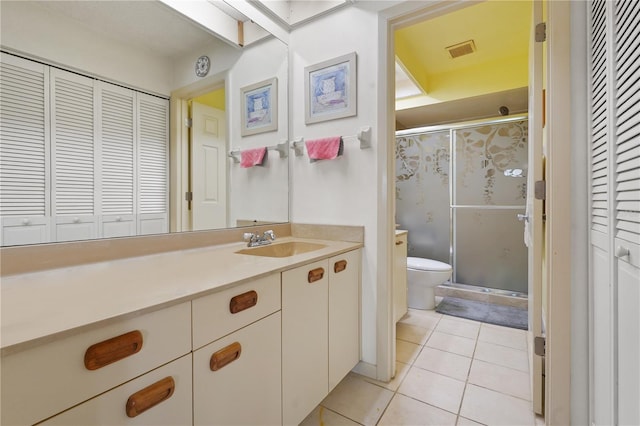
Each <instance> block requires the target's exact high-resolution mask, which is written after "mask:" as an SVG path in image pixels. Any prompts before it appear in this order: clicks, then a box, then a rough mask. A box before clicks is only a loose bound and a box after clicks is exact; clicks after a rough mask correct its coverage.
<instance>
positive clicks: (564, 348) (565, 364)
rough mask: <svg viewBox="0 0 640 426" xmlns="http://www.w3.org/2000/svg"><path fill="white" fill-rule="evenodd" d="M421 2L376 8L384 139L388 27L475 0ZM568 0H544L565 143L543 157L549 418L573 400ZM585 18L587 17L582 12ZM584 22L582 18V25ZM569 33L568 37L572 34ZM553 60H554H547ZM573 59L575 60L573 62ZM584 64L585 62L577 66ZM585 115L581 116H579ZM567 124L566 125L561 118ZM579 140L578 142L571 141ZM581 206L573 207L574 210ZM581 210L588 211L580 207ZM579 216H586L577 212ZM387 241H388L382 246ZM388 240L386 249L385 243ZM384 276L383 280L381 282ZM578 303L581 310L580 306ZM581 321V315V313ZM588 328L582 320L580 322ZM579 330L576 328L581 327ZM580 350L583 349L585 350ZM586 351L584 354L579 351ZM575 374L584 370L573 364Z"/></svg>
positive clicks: (383, 314) (555, 419) (387, 327)
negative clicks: (381, 76)
mask: <svg viewBox="0 0 640 426" xmlns="http://www.w3.org/2000/svg"><path fill="white" fill-rule="evenodd" d="M416 3H419V2H405V3H403V4H400V5H398V6H395V7H392V8H390V9H386V10H385V11H383V12H381V13H380V14H379V17H380V21H379V22H380V25H379V32H380V33H379V37H380V40H385V41H386V44H385V43H381V47H383V49H382V51H381V53H380V56H379V68H380V70H381V73H382V74H383V75H385V74H386V77H387V78H386V79H382V83H381V84H380V87H379V96H380V98H381V99H386V102H385V103H383V104H385V105H384V106H382V107H381V110H380V117H379V118H380V120H379V122H380V126H381V131H382V132H383V133H384V131H385V130H386V136H387V138H386V140H388V141H392V140H394V128H395V96H394V90H393V88H394V83H393V81H394V80H393V76H394V72H393V70H394V69H395V68H394V67H393V62H394V55H393V52H394V36H393V33H394V30H395V29H396V28H399V27H401V26H402V25H409V24H411V23H413V22H417V21H419V20H424V19H426V18H433V17H436V16H439V15H441V14H444V13H449V12H451V11H453V10H456V9H458V8H461V7H465V6H467V5H469V4H473V2H465V4H462V2H445V1H441V2H438V3H434V4H431V5H430V6H428V7H426V8H425V7H424V4H416ZM571 3H572V2H565V1H562V2H554V1H547V17H548V22H547V34H548V37H549V38H548V40H549V41H548V42H547V45H548V50H547V54H546V57H547V67H548V68H547V82H546V87H547V89H548V90H547V95H548V96H547V99H546V106H547V113H548V118H549V119H548V120H547V131H548V136H549V138H548V140H556V141H565V143H556V144H553V143H550V144H549V146H548V147H547V156H548V158H549V159H550V160H551V161H549V163H547V172H548V173H547V176H548V179H547V185H546V187H547V203H548V204H549V209H548V211H547V215H548V216H547V217H548V222H547V230H546V235H545V241H546V243H547V245H546V251H545V254H544V258H545V261H546V265H547V279H548V283H549V284H550V285H549V291H548V312H547V317H548V318H549V322H548V323H547V333H548V335H547V357H546V361H547V362H546V365H545V369H546V382H545V395H546V397H545V407H546V412H547V416H546V418H545V422H546V423H547V424H570V423H571V411H572V410H571V408H572V407H571V402H572V393H571V390H572V385H571V371H572V365H571V360H572V353H571V346H572V336H571V330H572V326H571V321H570V320H571V318H572V314H573V311H572V304H571V287H572V284H573V283H572V281H571V279H572V269H573V268H575V269H576V271H577V270H579V267H580V266H581V262H578V264H577V265H574V264H573V262H572V261H573V259H572V253H571V249H572V243H575V242H577V241H578V239H577V238H576V239H575V241H572V237H574V235H572V232H571V229H572V222H571V220H572V214H573V215H575V214H576V211H575V209H571V207H572V206H574V205H575V206H577V205H576V203H575V202H574V201H575V198H574V196H573V195H574V194H572V192H571V191H572V179H571V178H572V173H573V171H574V170H573V169H574V167H567V165H573V164H574V163H576V162H577V161H579V160H580V159H575V160H574V159H572V156H571V154H572V146H573V144H572V143H571V142H572V139H571V137H572V127H573V126H575V125H576V124H578V125H579V124H580V118H578V113H579V111H578V113H575V114H576V115H575V116H574V115H572V114H574V113H573V112H572V109H571V104H572V97H571V95H572V85H571V83H572V79H571V71H572V70H571V59H572V54H571V53H572V52H571V43H572V39H573V38H576V39H577V40H582V39H583V38H584V37H585V35H584V34H583V35H577V34H575V32H574V31H575V30H574V27H572V26H571V23H572V12H574V13H573V18H575V21H579V20H580V19H581V18H582V15H581V14H580V13H579V11H577V9H573V10H572V5H571ZM584 18H586V15H584ZM583 25H584V24H583ZM572 36H573V37H572ZM551 59H553V60H551ZM576 62H577V61H576ZM585 65H586V61H585V62H584V63H583V66H585ZM583 119H584V117H583ZM567 123H570V124H567ZM576 144H577V143H576ZM385 145H386V146H384V147H383V148H384V149H385V150H383V152H381V153H380V155H379V164H380V165H381V170H386V173H384V174H382V173H381V179H383V181H384V182H379V188H380V190H381V191H382V197H381V200H382V201H387V202H386V214H384V215H381V221H380V222H379V235H380V239H379V242H378V243H379V246H380V248H379V258H381V259H387V263H389V262H391V259H392V252H391V241H392V238H393V232H394V230H395V223H394V215H393V212H394V204H395V202H394V201H395V198H394V195H395V188H394V181H393V179H392V177H393V176H395V173H394V169H395V164H394V161H393V158H394V146H393V144H391V143H387V144H385ZM578 210H579V209H578ZM583 210H585V211H586V209H583ZM579 214H580V216H581V218H582V216H583V215H584V214H585V213H584V212H581V213H579ZM387 243H388V244H387ZM387 246H388V247H387ZM380 272H381V273H385V272H386V273H387V274H386V275H387V280H379V284H378V309H377V312H378V332H377V364H378V365H377V371H378V377H379V378H380V379H382V380H384V378H385V377H389V378H390V377H391V376H392V372H393V369H394V367H395V366H394V365H392V363H391V361H392V359H393V355H392V354H391V352H392V350H393V349H394V348H395V327H393V326H392V322H393V315H392V313H393V297H392V295H391V293H390V290H389V288H388V286H387V285H386V283H387V282H390V280H391V270H390V269H389V270H388V271H384V270H382V271H380ZM385 281H386V282H385ZM580 309H583V308H582V307H580ZM585 321H586V319H585ZM581 326H582V327H586V324H582V325H581ZM581 330H582V328H581ZM584 349H585V351H586V348H584ZM585 356H586V354H585ZM579 371H580V372H581V373H585V375H586V373H587V372H586V371H582V370H579Z"/></svg>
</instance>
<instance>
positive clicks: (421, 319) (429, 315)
mask: <svg viewBox="0 0 640 426" xmlns="http://www.w3.org/2000/svg"><path fill="white" fill-rule="evenodd" d="M440 318H442V314H438V313H436V312H435V311H423V310H420V309H409V312H407V314H406V315H405V316H403V317H402V318H400V321H399V322H401V323H403V324H411V325H417V326H418V327H422V328H427V329H430V330H433V329H434V328H436V325H438V321H440Z"/></svg>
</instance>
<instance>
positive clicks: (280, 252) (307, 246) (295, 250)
mask: <svg viewBox="0 0 640 426" xmlns="http://www.w3.org/2000/svg"><path fill="white" fill-rule="evenodd" d="M325 247H326V246H325V245H324V244H316V243H306V242H303V241H289V242H286V243H277V244H270V245H268V246H261V247H251V248H246V249H242V250H238V251H237V252H236V253H238V254H250V255H252V256H265V257H289V256H293V255H296V254H301V253H307V252H310V251H314V250H320V249H321V248H325Z"/></svg>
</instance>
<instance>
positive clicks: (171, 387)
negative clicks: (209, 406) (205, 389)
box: [42, 354, 192, 426]
mask: <svg viewBox="0 0 640 426" xmlns="http://www.w3.org/2000/svg"><path fill="white" fill-rule="evenodd" d="M191 359H192V356H191V354H189V355H185V356H183V357H182V358H180V359H177V360H175V361H173V362H171V363H169V364H167V365H164V366H163V367H160V368H158V369H157V370H153V371H151V372H149V373H147V374H145V375H143V376H141V377H138V378H137V379H135V380H132V381H130V382H128V383H125V384H124V385H122V386H118V387H117V388H115V389H112V390H110V391H109V392H106V393H104V394H102V395H100V396H97V397H95V398H93V399H91V400H89V401H87V402H84V403H83V404H80V405H78V406H77V407H74V408H72V409H71V410H68V411H65V412H64V413H61V414H58V415H57V416H55V417H53V418H51V419H49V420H47V421H45V422H44V423H42V424H43V425H60V426H71V425H79V426H89V425H154V426H160V425H181V426H182V425H190V424H192V419H191V418H192V408H191V389H192V375H191V365H192V361H191Z"/></svg>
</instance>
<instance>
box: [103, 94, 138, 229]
mask: <svg viewBox="0 0 640 426" xmlns="http://www.w3.org/2000/svg"><path fill="white" fill-rule="evenodd" d="M97 92H98V93H97V96H98V106H99V109H98V140H99V146H100V148H99V154H100V155H99V161H98V164H99V188H100V190H99V191H98V192H99V194H100V236H101V237H103V238H110V237H124V236H130V235H136V220H135V200H136V193H135V192H136V184H135V179H136V170H135V169H136V159H135V135H136V132H135V130H136V129H135V122H136V115H135V114H136V103H135V92H134V91H133V90H129V89H125V88H122V87H119V86H115V85H113V84H108V83H102V82H98V83H97Z"/></svg>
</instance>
